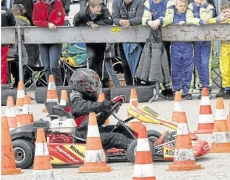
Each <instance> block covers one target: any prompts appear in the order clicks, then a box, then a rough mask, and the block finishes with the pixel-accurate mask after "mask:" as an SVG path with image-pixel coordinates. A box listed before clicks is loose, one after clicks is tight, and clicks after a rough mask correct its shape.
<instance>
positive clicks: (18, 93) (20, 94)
mask: <svg viewBox="0 0 230 180" xmlns="http://www.w3.org/2000/svg"><path fill="white" fill-rule="evenodd" d="M24 97H25V91H24V90H18V91H17V98H24Z"/></svg>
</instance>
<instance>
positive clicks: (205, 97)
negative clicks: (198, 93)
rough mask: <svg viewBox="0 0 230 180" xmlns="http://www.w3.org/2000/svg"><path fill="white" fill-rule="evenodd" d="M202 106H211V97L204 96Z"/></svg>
mask: <svg viewBox="0 0 230 180" xmlns="http://www.w3.org/2000/svg"><path fill="white" fill-rule="evenodd" d="M200 105H210V100H209V96H202V97H201V102H200Z"/></svg>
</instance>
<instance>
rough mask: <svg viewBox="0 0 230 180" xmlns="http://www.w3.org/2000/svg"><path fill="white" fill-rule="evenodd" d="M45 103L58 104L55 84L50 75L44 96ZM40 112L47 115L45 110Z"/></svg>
mask: <svg viewBox="0 0 230 180" xmlns="http://www.w3.org/2000/svg"><path fill="white" fill-rule="evenodd" d="M46 102H57V103H58V93H57V89H56V84H55V81H54V76H53V75H52V74H51V75H49V84H48V89H47V95H46ZM42 112H44V113H47V112H48V111H47V109H46V108H44V109H43V110H42Z"/></svg>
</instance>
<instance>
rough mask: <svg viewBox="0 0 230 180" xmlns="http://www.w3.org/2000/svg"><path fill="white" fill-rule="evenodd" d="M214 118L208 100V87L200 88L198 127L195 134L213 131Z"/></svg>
mask: <svg viewBox="0 0 230 180" xmlns="http://www.w3.org/2000/svg"><path fill="white" fill-rule="evenodd" d="M213 126H214V120H213V115H212V108H211V104H210V100H209V92H208V88H203V89H202V96H201V103H200V113H199V119H198V128H197V130H196V131H195V132H194V133H195V134H211V133H212V132H213Z"/></svg>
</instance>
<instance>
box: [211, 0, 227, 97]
mask: <svg viewBox="0 0 230 180" xmlns="http://www.w3.org/2000/svg"><path fill="white" fill-rule="evenodd" d="M220 10H221V15H220V16H219V17H217V18H213V19H209V23H219V22H222V23H230V1H227V0H223V1H222V2H221V4H220ZM220 72H221V77H222V89H221V91H220V92H219V93H218V94H217V95H216V97H223V98H224V99H229V98H230V41H229V40H228V41H221V43H220Z"/></svg>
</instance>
